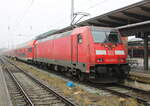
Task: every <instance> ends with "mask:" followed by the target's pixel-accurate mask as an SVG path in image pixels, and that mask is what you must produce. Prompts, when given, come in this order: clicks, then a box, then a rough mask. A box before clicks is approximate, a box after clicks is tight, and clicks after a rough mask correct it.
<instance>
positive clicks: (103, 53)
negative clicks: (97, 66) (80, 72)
mask: <svg viewBox="0 0 150 106" xmlns="http://www.w3.org/2000/svg"><path fill="white" fill-rule="evenodd" d="M96 55H106V50H96Z"/></svg>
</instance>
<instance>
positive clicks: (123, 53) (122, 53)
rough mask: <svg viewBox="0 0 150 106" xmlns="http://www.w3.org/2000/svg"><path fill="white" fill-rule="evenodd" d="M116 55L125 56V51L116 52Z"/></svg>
mask: <svg viewBox="0 0 150 106" xmlns="http://www.w3.org/2000/svg"><path fill="white" fill-rule="evenodd" d="M115 54H116V55H125V52H124V50H115Z"/></svg>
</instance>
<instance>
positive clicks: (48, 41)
mask: <svg viewBox="0 0 150 106" xmlns="http://www.w3.org/2000/svg"><path fill="white" fill-rule="evenodd" d="M33 53H34V55H33V61H34V63H36V64H40V65H45V64H46V65H48V66H50V67H53V68H54V69H55V70H60V71H63V72H65V73H67V74H69V75H71V76H78V77H79V79H80V80H84V79H90V80H95V79H96V80H98V81H100V82H116V81H118V80H120V79H124V78H125V77H126V76H127V75H128V72H129V70H130V67H129V65H128V63H127V61H126V58H127V54H126V50H125V47H124V45H123V43H122V41H121V39H120V34H119V32H118V31H117V30H116V29H113V28H104V27H94V26H84V27H78V28H74V29H73V30H71V31H67V32H63V33H58V34H51V35H49V36H48V37H45V38H42V39H37V42H36V43H35V44H34V51H33Z"/></svg>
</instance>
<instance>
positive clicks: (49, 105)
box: [3, 60, 77, 106]
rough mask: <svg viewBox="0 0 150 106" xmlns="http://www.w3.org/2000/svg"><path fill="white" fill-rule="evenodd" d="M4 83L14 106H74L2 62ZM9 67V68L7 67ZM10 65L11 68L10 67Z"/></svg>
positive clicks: (23, 73)
mask: <svg viewBox="0 0 150 106" xmlns="http://www.w3.org/2000/svg"><path fill="white" fill-rule="evenodd" d="M3 63H5V64H7V66H5V68H4V69H5V70H4V73H5V74H4V75H5V78H6V83H7V86H8V89H9V92H10V94H11V97H12V98H13V99H12V100H13V102H14V103H13V104H15V106H20V105H21V106H76V105H77V104H75V103H73V101H71V100H70V99H68V98H65V97H64V96H62V94H60V92H59V94H58V93H57V92H58V91H57V89H55V90H53V89H51V88H50V87H48V86H46V85H45V84H43V83H42V82H41V81H39V80H38V79H35V78H34V77H32V76H31V75H29V74H27V73H26V72H25V71H23V70H21V69H20V68H18V67H17V66H15V65H14V64H12V63H10V62H8V61H6V60H3ZM8 65H9V66H8ZM10 65H11V66H10Z"/></svg>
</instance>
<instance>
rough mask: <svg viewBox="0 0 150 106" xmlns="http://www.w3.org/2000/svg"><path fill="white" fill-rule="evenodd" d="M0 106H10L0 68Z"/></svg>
mask: <svg viewBox="0 0 150 106" xmlns="http://www.w3.org/2000/svg"><path fill="white" fill-rule="evenodd" d="M0 106H12V102H11V99H10V95H9V92H8V89H7V85H6V82H5V78H4V75H3V72H2V68H1V67H0Z"/></svg>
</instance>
